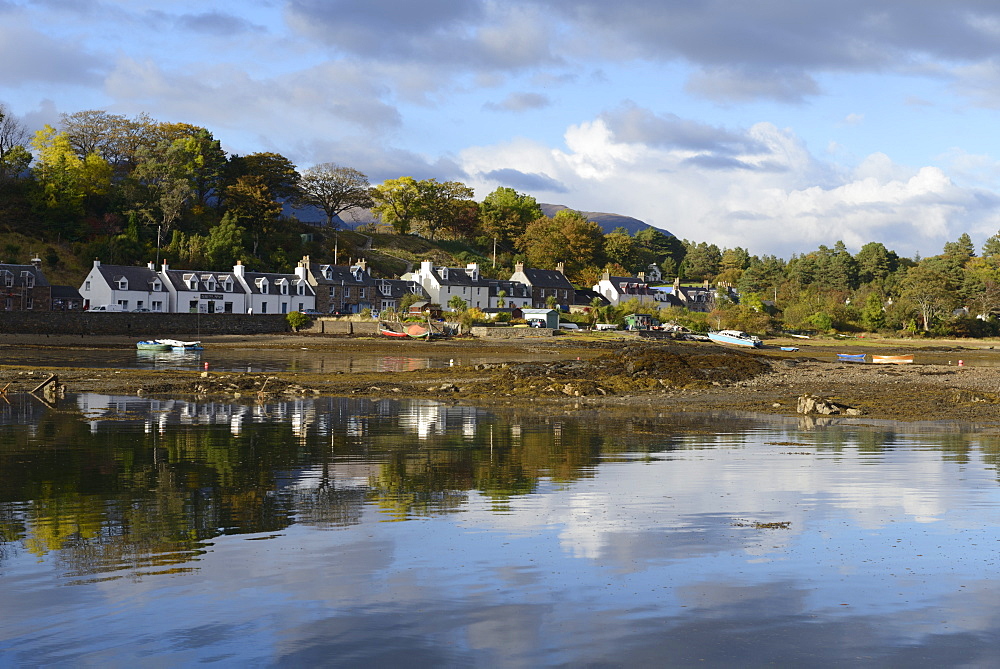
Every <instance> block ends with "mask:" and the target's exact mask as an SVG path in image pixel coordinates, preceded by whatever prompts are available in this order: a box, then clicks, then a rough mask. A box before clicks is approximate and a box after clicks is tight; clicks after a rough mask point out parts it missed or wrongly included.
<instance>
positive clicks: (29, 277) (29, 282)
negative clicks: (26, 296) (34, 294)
mask: <svg viewBox="0 0 1000 669" xmlns="http://www.w3.org/2000/svg"><path fill="white" fill-rule="evenodd" d="M21 277H22V278H23V279H24V287H25V288H34V287H35V275H34V274H32V273H31V272H21Z"/></svg>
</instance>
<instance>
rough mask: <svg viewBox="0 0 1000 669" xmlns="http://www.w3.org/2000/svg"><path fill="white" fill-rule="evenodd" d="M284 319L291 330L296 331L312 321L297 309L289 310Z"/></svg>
mask: <svg viewBox="0 0 1000 669" xmlns="http://www.w3.org/2000/svg"><path fill="white" fill-rule="evenodd" d="M285 320H286V321H288V325H289V327H291V328H292V330H293V331H298V329H299V328H304V327H305V326H307V325H309V323H311V322H312V319H311V318H309V317H308V316H306V315H305V314H303V313H302V312H299V311H290V312H289V313H288V314H286V315H285Z"/></svg>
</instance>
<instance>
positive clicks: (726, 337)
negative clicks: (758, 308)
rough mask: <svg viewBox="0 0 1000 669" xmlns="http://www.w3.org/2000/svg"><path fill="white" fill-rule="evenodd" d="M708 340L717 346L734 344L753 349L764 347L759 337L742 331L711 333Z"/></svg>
mask: <svg viewBox="0 0 1000 669" xmlns="http://www.w3.org/2000/svg"><path fill="white" fill-rule="evenodd" d="M708 338H709V339H711V340H712V341H714V342H716V343H717V344H733V345H735V346H749V347H751V348H760V347H761V346H763V345H764V344H763V343H761V341H760V339H758V338H757V337H755V336H753V335H752V334H747V333H746V332H742V331H740V330H719V331H718V332H709V333H708Z"/></svg>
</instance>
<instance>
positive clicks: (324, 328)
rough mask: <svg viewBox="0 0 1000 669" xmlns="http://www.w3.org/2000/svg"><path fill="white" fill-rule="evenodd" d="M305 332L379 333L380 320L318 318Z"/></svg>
mask: <svg viewBox="0 0 1000 669" xmlns="http://www.w3.org/2000/svg"><path fill="white" fill-rule="evenodd" d="M303 332H312V333H319V334H327V335H342V336H349V335H355V336H370V335H377V334H378V321H351V320H346V319H339V318H317V319H314V320H313V322H312V325H310V326H309V327H308V328H307V329H305V330H303Z"/></svg>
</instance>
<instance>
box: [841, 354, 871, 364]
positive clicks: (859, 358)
mask: <svg viewBox="0 0 1000 669" xmlns="http://www.w3.org/2000/svg"><path fill="white" fill-rule="evenodd" d="M837 360H840V361H841V362H866V360H865V354H864V353H838V354H837Z"/></svg>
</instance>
